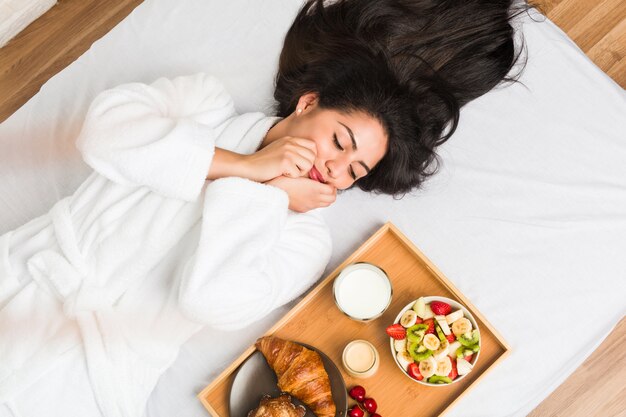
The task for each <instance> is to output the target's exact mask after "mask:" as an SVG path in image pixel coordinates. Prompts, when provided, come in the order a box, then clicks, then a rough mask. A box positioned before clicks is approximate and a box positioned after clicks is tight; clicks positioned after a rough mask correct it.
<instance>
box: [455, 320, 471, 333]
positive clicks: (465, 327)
mask: <svg viewBox="0 0 626 417" xmlns="http://www.w3.org/2000/svg"><path fill="white" fill-rule="evenodd" d="M471 331H472V323H471V322H470V321H469V320H468V319H466V318H465V317H463V318H461V319H458V320H457V321H455V322H454V323H452V333H454V335H455V336H460V335H462V334H465V333H469V332H471Z"/></svg>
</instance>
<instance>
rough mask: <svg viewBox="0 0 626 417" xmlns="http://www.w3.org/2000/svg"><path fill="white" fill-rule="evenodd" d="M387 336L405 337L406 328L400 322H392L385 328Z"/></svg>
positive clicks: (399, 338)
mask: <svg viewBox="0 0 626 417" xmlns="http://www.w3.org/2000/svg"><path fill="white" fill-rule="evenodd" d="M385 331H386V332H387V334H388V335H389V337H391V338H394V339H396V340H402V339H404V338H405V337H406V329H405V328H404V327H402V325H401V324H400V323H396V324H392V325H391V326H389V327H387V329H386V330H385Z"/></svg>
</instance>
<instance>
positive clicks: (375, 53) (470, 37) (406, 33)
mask: <svg viewBox="0 0 626 417" xmlns="http://www.w3.org/2000/svg"><path fill="white" fill-rule="evenodd" d="M511 1H512V0H336V1H332V2H324V0H307V1H306V2H305V4H304V6H303V7H302V9H301V10H300V12H299V13H298V15H297V16H296V18H295V20H294V22H293V24H292V26H291V28H290V29H289V31H288V33H287V35H286V37H285V43H284V46H283V50H282V52H281V55H280V63H279V69H278V74H277V76H276V89H275V91H274V98H275V99H276V101H277V114H278V115H279V116H282V117H286V116H287V115H289V114H290V113H292V112H293V111H294V110H295V105H296V103H297V101H298V98H299V97H300V96H301V95H302V94H304V93H307V92H316V93H318V94H319V96H320V103H319V104H320V106H321V107H324V108H330V109H335V110H340V111H355V110H360V111H363V112H365V113H367V114H370V115H372V116H374V117H376V118H377V119H378V120H379V121H380V122H381V123H382V125H383V127H384V128H385V131H386V133H387V135H388V138H389V141H388V149H387V153H386V154H385V156H384V157H383V159H382V160H381V161H380V163H379V164H378V165H377V166H376V167H375V168H374V169H373V170H372V172H370V174H369V175H367V176H365V177H363V178H362V179H360V180H359V181H357V182H356V184H355V185H357V186H358V187H359V188H361V189H363V190H365V191H375V192H381V193H387V194H394V195H398V194H403V193H406V192H408V191H410V190H412V189H414V188H417V187H419V186H420V185H421V184H422V182H423V181H424V180H425V179H426V178H428V177H429V176H430V175H432V174H434V173H435V172H436V170H437V167H438V161H437V157H436V153H435V149H436V148H437V147H438V146H439V145H441V144H442V143H443V142H445V141H446V140H447V139H448V138H450V136H451V135H452V134H453V133H454V131H455V129H456V127H457V124H458V121H459V111H460V108H461V107H462V106H463V105H465V104H466V103H468V102H469V101H471V100H473V99H475V98H477V97H479V96H481V95H483V94H484V93H486V92H487V91H489V90H491V89H492V88H494V87H495V86H496V85H498V84H499V83H500V82H502V81H503V80H504V81H511V80H514V79H516V77H517V75H514V76H511V75H510V73H511V69H512V68H513V66H514V65H515V63H516V62H517V61H518V58H519V56H520V53H519V50H521V49H519V48H518V49H516V46H515V41H514V30H513V28H512V26H511V23H510V21H511V19H512V18H514V17H515V16H517V15H518V14H519V13H521V12H522V11H524V10H526V9H527V5H526V3H521V4H519V5H517V6H513V5H512V4H511Z"/></svg>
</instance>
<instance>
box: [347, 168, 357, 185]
mask: <svg viewBox="0 0 626 417" xmlns="http://www.w3.org/2000/svg"><path fill="white" fill-rule="evenodd" d="M348 170H349V171H350V176H351V177H352V179H353V180H354V181H356V174H355V173H354V169H352V166H350V168H348Z"/></svg>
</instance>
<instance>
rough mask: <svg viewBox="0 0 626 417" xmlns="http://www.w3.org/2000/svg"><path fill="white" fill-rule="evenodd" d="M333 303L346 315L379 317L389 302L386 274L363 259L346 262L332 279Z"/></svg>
mask: <svg viewBox="0 0 626 417" xmlns="http://www.w3.org/2000/svg"><path fill="white" fill-rule="evenodd" d="M333 295H334V297H335V304H337V307H339V309H340V310H341V311H342V312H343V313H344V314H345V315H347V316H348V317H350V318H351V319H353V320H358V321H369V320H373V319H375V318H377V317H380V316H381V315H382V314H383V313H384V312H385V310H387V307H389V304H390V303H391V296H392V288H391V281H390V280H389V277H388V276H387V274H386V273H385V271H383V270H382V269H380V268H379V267H377V266H376V265H372V264H370V263H367V262H359V263H354V264H350V265H348V266H347V267H345V268H344V269H343V270H342V271H341V272H340V273H339V275H338V276H337V278H335V282H334V283H333Z"/></svg>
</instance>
